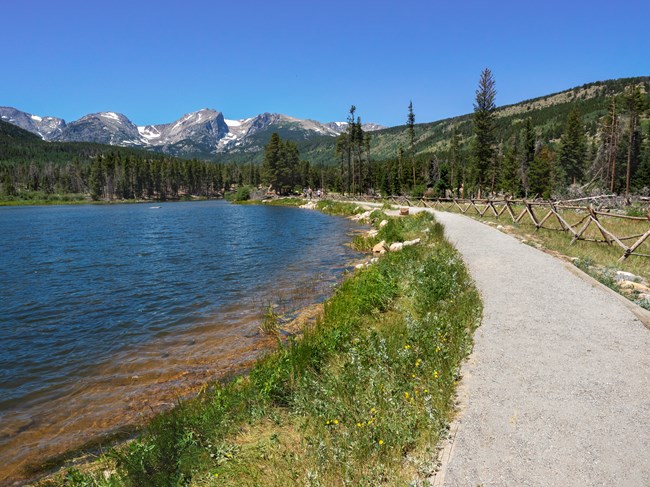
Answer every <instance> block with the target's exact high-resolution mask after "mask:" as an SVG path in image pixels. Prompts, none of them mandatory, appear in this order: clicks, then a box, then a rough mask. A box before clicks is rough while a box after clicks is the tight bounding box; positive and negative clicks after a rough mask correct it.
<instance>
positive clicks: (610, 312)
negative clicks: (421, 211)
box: [414, 209, 650, 487]
mask: <svg viewBox="0 0 650 487" xmlns="http://www.w3.org/2000/svg"><path fill="white" fill-rule="evenodd" d="M414 210H415V209H414ZM435 215H436V218H437V219H438V220H439V221H440V222H442V223H443V224H444V225H445V233H446V235H447V237H448V238H449V240H450V241H451V242H452V243H454V244H455V245H456V247H457V248H458V250H459V251H460V253H461V254H462V255H463V258H464V260H465V262H466V263H467V265H468V267H469V269H470V272H471V274H472V276H473V277H474V279H475V281H476V284H477V286H478V288H479V290H480V292H481V294H482V297H483V302H484V318H483V322H482V325H481V327H480V328H479V329H478V330H477V331H476V334H475V346H474V352H473V353H472V355H471V356H470V358H469V360H468V362H467V363H466V364H465V366H464V368H463V380H462V382H461V387H460V400H461V408H460V415H459V418H458V420H457V422H456V423H455V424H454V425H452V433H455V438H454V439H453V442H452V443H451V444H450V446H449V448H448V451H447V452H446V454H445V459H444V461H443V468H442V470H441V472H440V474H439V475H438V476H437V477H436V480H435V484H436V485H446V486H463V487H465V486H467V487H470V486H471V487H476V486H479V485H480V486H532V485H535V486H592V485H599V486H600V485H608V486H610V485H611V486H626V487H627V486H646V487H647V486H650V355H649V352H650V330H648V329H647V328H646V327H645V326H644V325H643V324H642V323H641V322H640V321H639V320H638V319H637V318H636V317H635V315H634V314H633V313H632V312H631V311H630V308H629V306H628V305H626V304H624V303H622V302H621V301H620V300H619V299H617V297H616V296H612V295H611V293H610V291H608V290H606V289H603V288H602V287H601V286H600V285H594V284H593V283H590V282H589V280H585V279H582V278H580V277H578V275H577V274H576V273H575V272H571V271H570V270H569V266H568V265H567V264H565V263H563V262H562V261H560V260H558V259H556V258H554V257H551V256H549V255H547V254H544V253H543V252H540V251H538V250H536V249H534V248H532V247H529V246H527V245H525V244H522V243H520V242H519V241H518V240H516V239H514V238H512V237H510V236H508V235H505V234H503V233H501V232H499V231H498V230H496V229H494V228H491V227H489V226H487V225H484V224H482V223H480V222H477V221H474V220H472V219H470V218H467V217H465V216H462V215H458V214H453V213H442V212H435Z"/></svg>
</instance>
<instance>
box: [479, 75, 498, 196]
mask: <svg viewBox="0 0 650 487" xmlns="http://www.w3.org/2000/svg"><path fill="white" fill-rule="evenodd" d="M496 93H497V92H496V89H495V83H494V78H493V77H492V72H491V71H490V70H489V69H488V68H485V69H484V70H483V71H482V72H481V77H480V79H479V84H478V89H477V90H476V100H475V102H474V119H473V120H474V134H475V136H476V139H475V141H474V160H475V166H476V173H477V177H478V196H479V197H481V191H482V189H483V186H484V185H485V184H486V183H487V179H488V177H489V171H490V168H491V166H492V165H493V164H494V144H495V140H496V138H495V127H494V111H495V109H496V105H495V103H494V100H495V98H496Z"/></svg>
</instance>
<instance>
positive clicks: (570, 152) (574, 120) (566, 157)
mask: <svg viewBox="0 0 650 487" xmlns="http://www.w3.org/2000/svg"><path fill="white" fill-rule="evenodd" d="M586 152H587V142H586V138H585V129H584V126H583V125H582V120H581V118H580V112H579V111H578V109H577V108H574V109H573V110H571V112H570V113H569V116H568V117H567V120H566V124H565V125H564V131H563V132H562V137H561V138H560V169H561V171H562V173H563V176H564V183H565V184H566V185H569V184H576V183H578V182H580V181H582V179H583V177H584V172H585V157H586Z"/></svg>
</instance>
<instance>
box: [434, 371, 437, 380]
mask: <svg viewBox="0 0 650 487" xmlns="http://www.w3.org/2000/svg"><path fill="white" fill-rule="evenodd" d="M433 378H434V379H437V378H438V371H437V370H434V371H433Z"/></svg>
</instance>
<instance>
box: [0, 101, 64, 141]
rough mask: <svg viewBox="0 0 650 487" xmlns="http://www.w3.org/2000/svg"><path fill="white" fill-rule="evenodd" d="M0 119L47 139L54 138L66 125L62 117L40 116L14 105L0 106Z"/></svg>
mask: <svg viewBox="0 0 650 487" xmlns="http://www.w3.org/2000/svg"><path fill="white" fill-rule="evenodd" d="M0 119H2V120H4V121H5V122H9V123H13V124H14V125H17V126H18V127H20V128H22V129H24V130H27V131H29V132H32V133H34V134H36V135H39V136H40V137H41V138H42V139H45V140H52V139H53V138H55V137H56V136H57V135H58V134H59V133H60V132H61V130H62V129H63V128H64V127H65V121H64V120H63V119H61V118H56V117H40V116H38V115H32V114H31V113H27V112H21V111H20V110H17V109H15V108H12V107H0Z"/></svg>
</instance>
